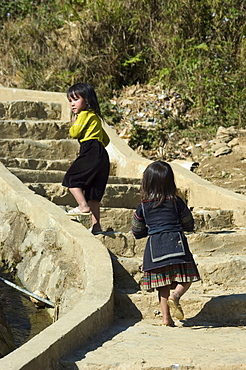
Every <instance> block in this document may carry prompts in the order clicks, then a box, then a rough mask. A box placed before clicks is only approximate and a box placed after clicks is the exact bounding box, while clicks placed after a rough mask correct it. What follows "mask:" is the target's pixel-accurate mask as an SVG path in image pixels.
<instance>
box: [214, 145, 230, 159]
mask: <svg viewBox="0 0 246 370" xmlns="http://www.w3.org/2000/svg"><path fill="white" fill-rule="evenodd" d="M231 151H232V149H231V148H230V147H229V146H228V145H224V146H222V147H221V148H219V149H218V150H216V152H215V153H214V156H215V157H219V156H220V155H224V154H228V153H231Z"/></svg>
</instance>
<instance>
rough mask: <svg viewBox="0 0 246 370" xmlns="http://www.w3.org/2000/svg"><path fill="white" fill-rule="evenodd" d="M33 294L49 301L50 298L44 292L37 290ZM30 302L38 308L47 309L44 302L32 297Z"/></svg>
mask: <svg viewBox="0 0 246 370" xmlns="http://www.w3.org/2000/svg"><path fill="white" fill-rule="evenodd" d="M33 293H34V294H36V295H37V296H39V297H41V298H44V299H48V296H47V295H46V294H45V293H44V292H42V290H35V292H33ZM30 300H31V301H32V302H33V303H34V305H35V307H36V308H42V307H45V303H44V302H42V301H39V300H38V299H36V298H33V297H30Z"/></svg>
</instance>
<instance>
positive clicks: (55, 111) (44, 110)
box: [0, 100, 62, 120]
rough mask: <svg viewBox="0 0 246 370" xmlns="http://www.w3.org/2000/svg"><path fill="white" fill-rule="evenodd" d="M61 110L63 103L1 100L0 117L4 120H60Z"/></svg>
mask: <svg viewBox="0 0 246 370" xmlns="http://www.w3.org/2000/svg"><path fill="white" fill-rule="evenodd" d="M61 111H62V106H61V104H60V103H54V102H41V101H27V100H13V101H5V102H0V118H1V119H4V120H9V119H14V120H23V119H27V120H28V119H29V120H30V119H33V120H38V119H43V120H46V119H47V120H52V119H55V120H60V119H61Z"/></svg>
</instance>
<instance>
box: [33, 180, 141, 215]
mask: <svg viewBox="0 0 246 370" xmlns="http://www.w3.org/2000/svg"><path fill="white" fill-rule="evenodd" d="M26 185H27V186H28V187H29V189H31V190H33V191H34V192H35V193H36V194H39V195H41V196H43V197H46V198H47V199H49V200H50V201H51V202H53V203H55V204H57V205H59V206H67V207H68V208H69V207H76V206H77V203H76V201H75V199H74V197H73V196H72V195H71V194H70V192H69V190H68V189H67V188H65V187H63V186H62V185H61V183H59V184H58V183H26ZM139 199H140V195H139V185H132V184H110V183H108V184H107V186H106V189H105V193H104V196H103V199H102V202H101V205H102V207H110V208H129V209H135V208H136V206H137V204H138V203H139Z"/></svg>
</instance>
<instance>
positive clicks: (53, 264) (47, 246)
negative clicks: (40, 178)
mask: <svg viewBox="0 0 246 370" xmlns="http://www.w3.org/2000/svg"><path fill="white" fill-rule="evenodd" d="M0 215H1V220H2V223H1V225H0V245H1V251H0V254H1V258H2V259H4V260H5V262H6V263H7V264H8V265H9V266H10V267H15V268H16V269H17V272H18V275H19V277H20V278H21V280H22V283H23V284H24V286H25V287H26V288H27V289H28V290H29V291H35V290H36V289H41V290H43V291H44V292H45V293H46V294H47V295H48V297H49V299H50V300H51V301H52V302H56V303H57V305H56V308H58V309H59V319H58V320H57V321H56V322H54V323H53V324H52V325H51V326H49V327H48V328H46V329H45V330H43V331H42V332H41V333H40V334H38V335H37V336H35V337H34V338H33V339H31V340H30V341H29V342H27V343H26V344H24V345H23V346H22V347H20V348H18V349H17V350H15V351H14V352H12V353H10V354H9V355H7V356H6V357H4V358H3V359H1V360H0V368H2V369H5V370H8V369H9V370H10V369H11V370H14V369H34V368H38V369H41V368H43V369H44V368H45V369H47V370H48V369H53V367H52V366H53V365H52V364H53V363H55V362H57V361H58V360H59V358H60V357H61V356H62V355H64V354H65V353H69V351H71V349H72V348H75V347H76V346H77V345H79V344H81V343H83V342H84V341H86V340H87V339H88V336H90V335H93V334H94V333H96V332H98V331H99V330H101V329H102V328H103V327H105V326H107V325H108V324H109V323H110V322H111V320H112V319H113V298H112V291H113V274H112V266H111V260H110V257H109V254H108V251H107V249H106V248H105V247H104V245H103V244H102V243H101V242H100V241H99V240H97V239H96V238H94V236H93V235H92V234H91V233H90V232H89V231H88V230H86V229H85V228H84V227H83V226H82V225H81V224H80V223H76V222H73V221H72V220H70V219H67V216H66V215H65V214H64V212H63V211H62V210H61V209H60V208H59V207H57V206H56V205H54V204H52V203H51V202H49V201H47V200H46V199H44V198H42V197H40V196H38V195H35V194H34V193H33V192H32V191H31V190H29V189H28V188H27V187H26V186H25V185H24V184H22V182H21V181H19V180H18V179H17V178H16V177H15V176H14V175H12V174H11V173H10V172H9V171H8V170H7V169H6V168H5V167H4V166H3V165H2V164H0ZM95 254H96V255H97V258H98V259H99V260H100V264H97V263H93V261H94V256H95ZM98 277H100V278H98ZM49 312H50V314H51V315H53V312H54V309H52V308H50V309H49ZM56 312H57V311H56Z"/></svg>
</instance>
